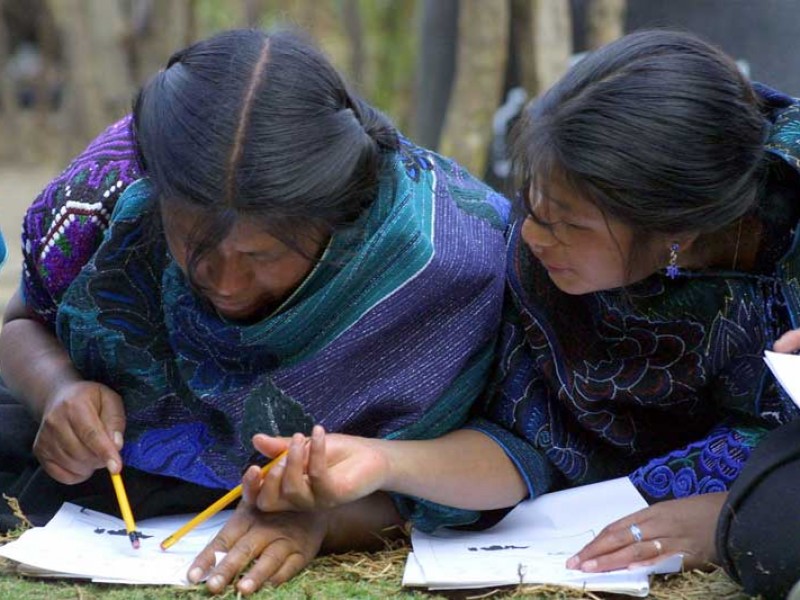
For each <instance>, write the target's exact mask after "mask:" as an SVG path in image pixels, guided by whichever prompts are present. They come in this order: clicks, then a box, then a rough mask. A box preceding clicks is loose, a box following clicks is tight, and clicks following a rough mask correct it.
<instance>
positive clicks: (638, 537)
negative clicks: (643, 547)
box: [628, 523, 644, 542]
mask: <svg viewBox="0 0 800 600" xmlns="http://www.w3.org/2000/svg"><path fill="white" fill-rule="evenodd" d="M628 529H629V530H630V532H631V535H632V536H633V539H634V541H636V542H641V541H642V540H643V539H644V536H643V535H642V530H641V529H639V526H638V525H637V524H636V523H633V524H632V525H631V526H630V527H628Z"/></svg>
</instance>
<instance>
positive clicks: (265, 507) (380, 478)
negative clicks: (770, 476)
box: [242, 425, 389, 512]
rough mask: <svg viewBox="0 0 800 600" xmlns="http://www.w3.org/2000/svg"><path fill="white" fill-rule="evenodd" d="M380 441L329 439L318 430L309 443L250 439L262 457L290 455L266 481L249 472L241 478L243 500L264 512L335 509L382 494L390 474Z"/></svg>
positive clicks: (255, 469)
mask: <svg viewBox="0 0 800 600" xmlns="http://www.w3.org/2000/svg"><path fill="white" fill-rule="evenodd" d="M379 444H380V441H379V440H374V439H368V438H362V437H356V436H350V435H341V434H328V433H326V432H325V430H324V429H323V428H322V427H321V426H320V425H316V426H315V427H314V429H313V431H312V434H311V438H310V441H309V440H308V439H307V438H306V437H305V436H303V435H302V434H299V433H297V434H295V435H294V436H293V437H292V438H276V437H270V436H267V435H264V434H257V435H255V436H254V437H253V446H254V447H255V448H256V450H258V451H259V452H261V453H262V454H264V455H265V456H277V455H278V454H280V453H281V452H282V451H283V450H285V449H287V448H288V449H289V452H288V454H287V455H286V458H285V460H284V461H281V463H279V464H277V465H275V467H273V468H272V469H271V470H270V472H269V473H267V475H266V476H263V475H262V474H261V470H260V469H259V468H258V467H255V466H253V467H250V468H249V469H248V470H247V471H246V472H245V474H244V477H243V478H242V496H243V497H244V498H245V499H246V500H247V501H249V502H251V503H252V504H254V505H255V506H257V507H258V508H259V509H261V510H262V511H265V512H273V511H281V510H315V509H327V508H333V507H334V506H339V505H342V504H346V503H348V502H352V501H353V500H357V499H359V498H363V497H365V496H368V495H370V494H371V493H372V492H374V491H376V490H379V489H381V487H382V485H383V484H384V483H385V478H386V474H387V473H388V471H389V468H388V465H387V458H386V455H385V454H384V453H382V452H381V451H380V450H379Z"/></svg>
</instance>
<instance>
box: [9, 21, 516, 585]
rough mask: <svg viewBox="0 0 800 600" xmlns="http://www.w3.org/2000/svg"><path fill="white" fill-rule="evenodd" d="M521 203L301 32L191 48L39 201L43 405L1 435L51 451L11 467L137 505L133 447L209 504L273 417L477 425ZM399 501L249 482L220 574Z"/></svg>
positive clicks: (23, 486) (394, 427) (149, 511)
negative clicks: (261, 492)
mask: <svg viewBox="0 0 800 600" xmlns="http://www.w3.org/2000/svg"><path fill="white" fill-rule="evenodd" d="M508 211H509V208H508V203H507V201H506V200H505V199H504V198H502V196H500V195H498V194H497V193H495V192H493V191H492V190H491V189H490V188H488V187H487V186H485V185H484V184H482V183H481V182H479V181H478V180H476V179H475V178H473V177H472V176H471V175H470V174H468V173H467V172H465V171H464V170H463V169H462V168H460V167H459V166H458V165H456V164H454V163H453V162H451V161H449V160H447V159H444V158H442V157H439V156H437V155H435V154H433V153H431V152H428V151H426V150H424V149H422V148H419V147H416V146H414V145H413V144H412V143H411V142H409V141H408V140H406V139H404V138H403V137H402V136H401V135H400V134H399V133H398V132H397V131H396V130H395V129H394V127H393V126H392V125H391V124H390V123H389V121H388V120H387V119H386V118H385V117H384V116H383V115H381V114H380V113H379V112H378V111H376V110H375V109H374V108H372V107H371V106H369V105H368V104H366V103H365V102H364V101H363V100H361V99H360V98H359V97H358V96H357V95H355V94H354V93H352V92H351V91H350V90H349V88H348V86H347V85H346V84H345V82H344V81H343V80H342V78H341V77H340V76H339V74H338V73H337V72H336V70H335V69H334V68H333V67H332V66H331V64H330V63H329V62H328V60H327V59H326V58H325V57H324V56H323V55H322V54H321V53H320V52H319V51H318V50H316V49H315V48H314V47H313V45H312V44H310V43H309V42H307V41H306V40H304V39H303V38H302V37H300V36H299V35H297V34H295V33H292V32H288V31H278V32H274V33H269V34H268V33H265V32H263V31H258V30H236V31H230V32H225V33H221V34H218V35H216V36H214V37H211V38H209V39H207V40H203V41H200V42H198V43H196V44H194V45H192V46H189V47H188V48H185V49H183V50H181V51H179V52H177V53H175V54H174V55H173V56H172V58H170V60H169V62H168V63H167V65H166V67H165V68H164V69H163V70H162V71H161V72H159V73H157V74H156V75H154V76H153V77H152V78H151V79H150V80H149V81H148V82H147V83H146V84H145V85H144V87H143V88H142V90H141V91H140V93H139V94H138V96H137V98H136V102H135V105H134V109H133V113H132V115H131V116H128V117H125V118H124V119H122V120H121V121H119V122H118V123H116V124H114V125H112V126H111V127H110V128H109V129H107V130H106V131H105V132H104V133H102V134H101V135H100V136H99V137H98V138H97V139H96V140H95V141H94V142H92V143H91V144H90V146H89V147H88V148H87V150H86V151H85V152H84V153H83V154H82V155H80V156H79V157H78V158H77V159H75V161H74V162H73V163H72V164H71V165H70V166H69V167H68V168H67V169H66V170H65V171H64V172H63V173H62V174H61V175H60V176H59V177H58V178H57V179H56V180H54V181H53V182H52V183H51V184H50V185H49V186H47V188H46V189H45V190H44V191H43V192H42V194H41V195H40V196H39V197H38V198H37V199H36V200H35V201H34V203H33V204H32V206H31V207H30V209H29V210H28V213H27V215H26V218H25V221H24V228H23V251H24V258H25V263H24V273H23V281H22V286H21V290H20V292H19V293H18V294H17V295H16V297H15V298H14V299H13V301H12V302H11V303H10V305H9V307H8V309H7V311H6V313H5V324H4V326H3V329H2V334H1V335H0V369H2V376H3V379H4V380H5V383H6V384H7V385H8V387H9V388H10V390H11V391H12V392H13V393H14V395H15V396H16V397H18V398H19V399H20V403H21V404H20V405H19V409H20V410H19V411H18V413H19V414H18V415H17V418H16V420H15V421H14V420H9V421H6V422H5V423H4V424H3V431H0V438H7V437H8V436H10V435H11V433H10V432H12V431H13V432H19V431H31V434H30V435H29V436H28V437H29V438H30V439H29V440H28V444H29V445H30V446H31V447H32V449H33V457H31V460H18V461H15V463H13V464H11V465H6V464H4V465H3V468H4V469H12V470H14V469H16V471H17V473H16V475H17V477H16V478H13V477H12V479H14V481H13V483H12V484H11V485H8V486H6V487H5V489H3V492H4V493H6V494H7V495H13V496H17V497H18V498H19V500H20V504H21V507H22V509H23V511H24V512H25V513H26V514H27V515H29V517H30V518H31V520H33V521H34V522H35V523H37V524H38V523H41V522H43V521H45V520H46V519H47V518H48V517H49V516H50V515H51V514H53V513H54V511H55V510H56V509H57V508H58V507H59V506H60V504H61V502H63V501H64V500H71V501H73V502H77V503H79V504H82V505H86V506H91V507H94V508H97V509H100V510H105V511H106V512H114V494H113V492H112V490H111V487H110V486H109V481H108V480H109V477H108V474H107V473H104V471H105V470H106V469H107V470H109V471H111V472H112V473H115V472H118V471H119V470H120V469H121V468H122V466H123V465H124V466H125V479H126V483H127V487H128V493H129V495H130V499H131V504H132V507H133V511H134V514H135V515H136V517H137V518H145V517H147V516H151V515H157V514H163V513H166V512H172V513H176V512H191V511H198V510H200V509H202V508H205V506H206V505H208V504H209V503H210V502H211V501H212V500H215V499H216V498H218V497H219V496H221V495H222V493H223V491H224V490H226V489H229V488H232V487H234V486H235V485H237V484H238V483H240V481H241V477H242V473H243V471H244V470H245V469H246V468H247V466H248V465H251V464H253V462H254V461H258V460H259V459H260V458H261V456H260V455H259V454H258V453H256V452H255V451H254V449H253V447H252V445H251V437H252V435H253V434H254V433H256V432H270V433H272V434H273V435H291V434H293V433H295V432H303V433H306V434H309V433H310V432H311V429H312V426H313V425H315V424H321V425H324V426H325V428H326V429H329V430H331V431H338V432H342V433H349V434H353V435H363V436H367V437H392V438H395V439H421V438H428V437H436V436H439V435H441V434H443V433H445V432H447V431H448V430H451V429H454V428H456V427H458V426H459V425H461V424H462V423H463V422H464V421H465V420H466V418H467V414H468V411H469V409H470V407H471V405H472V404H473V401H474V400H475V399H476V398H477V397H478V394H479V393H480V390H481V389H482V388H483V387H484V384H485V382H486V380H487V378H488V372H489V368H490V365H491V361H492V359H493V351H494V347H495V340H496V334H497V331H498V327H499V322H500V312H501V305H502V296H503V289H504V264H505V259H504V254H503V247H504V238H503V231H504V229H505V225H506V221H507V217H508ZM23 407H24V408H23ZM28 413H30V414H31V415H32V416H33V419H30V418H29V417H28ZM31 423H33V425H31ZM4 432H5V433H4ZM34 436H35V438H34ZM34 457H35V459H36V460H33V458H34ZM12 475H13V473H12ZM8 479H9V478H8V477H5V478H4V479H3V481H7V480H8ZM400 503H401V499H400V498H399V497H398V498H396V499H395V501H394V502H393V501H392V499H391V498H389V497H388V496H387V495H385V494H382V493H381V494H376V495H373V496H372V497H370V498H368V499H365V500H364V501H360V502H356V503H354V504H353V505H350V506H346V507H342V508H341V509H337V510H335V511H318V512H316V513H313V514H307V513H280V514H277V515H276V514H266V513H262V512H260V511H258V510H256V509H254V508H253V506H252V505H251V504H248V503H247V502H243V503H241V504H240V505H239V508H238V509H237V511H236V513H235V515H234V517H233V518H232V519H231V521H230V522H229V523H228V526H226V528H225V529H224V530H223V531H222V533H221V534H220V536H219V537H218V539H217V540H216V541H215V544H214V546H213V549H217V550H220V549H222V550H225V551H227V558H226V559H225V560H223V561H222V562H221V563H220V564H219V565H217V567H216V569H215V570H213V572H211V573H210V575H211V576H210V578H209V580H208V584H207V585H208V587H209V589H210V590H212V591H214V592H219V591H221V590H223V589H224V588H225V587H226V586H227V584H228V583H230V582H231V581H232V580H233V578H234V577H235V575H236V574H237V573H238V572H239V571H240V570H242V569H245V568H246V567H247V566H248V564H249V563H250V561H251V560H255V562H254V564H253V566H252V567H251V568H250V569H249V571H247V573H246V574H245V575H244V576H243V577H242V578H241V579H240V580H239V582H238V584H237V586H238V589H239V591H241V592H243V593H251V592H253V591H254V590H255V589H257V588H258V587H260V586H261V585H262V584H263V583H264V582H267V581H268V582H271V583H273V584H277V583H280V582H282V581H285V580H286V579H288V578H290V577H291V576H293V575H294V574H295V573H296V572H297V571H298V570H299V569H301V568H302V567H303V566H304V565H305V564H306V563H307V562H308V561H309V560H310V559H311V558H313V556H315V555H316V553H317V552H318V551H319V550H320V548H321V547H324V548H355V547H361V546H363V545H365V544H366V545H369V544H375V543H376V538H375V536H373V535H362V534H363V533H371V532H373V531H376V530H381V529H382V528H383V527H386V526H389V525H394V524H398V523H400V522H402V519H401V516H400V513H399V512H398V510H399V508H398V506H399V504H400ZM406 503H410V504H412V505H413V504H414V501H413V499H405V500H402V506H403V507H405V506H406ZM437 518H438V519H442V520H443V522H448V523H459V522H461V521H460V519H461V516H460V513H459V512H458V511H446V510H444V511H440V512H439V513H437ZM4 524H5V525H6V526H12V525H13V524H14V521H13V519H11V518H10V517H9V516H6V519H5V523H4ZM204 556H207V555H204ZM211 557H212V560H211V563H210V564H206V563H203V564H204V565H205V567H200V566H198V567H196V569H195V570H193V572H192V573H191V579H192V580H193V581H198V580H200V579H201V578H202V577H203V576H204V575H208V574H209V571H210V569H211V566H213V552H212V553H211Z"/></svg>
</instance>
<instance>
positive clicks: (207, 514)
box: [161, 449, 289, 550]
mask: <svg viewBox="0 0 800 600" xmlns="http://www.w3.org/2000/svg"><path fill="white" fill-rule="evenodd" d="M288 452H289V450H288V449H287V450H284V451H283V452H281V453H280V454H278V456H276V457H275V458H273V459H272V460H271V461H269V462H268V463H267V464H266V465H264V466H263V467H261V473H262V475H266V474H267V473H269V471H270V469H271V468H272V467H273V466H274V465H276V464H277V463H278V461H279V460H280V459H282V458H283V457H284V456H286V454H287V453H288ZM241 495H242V484H239V485H237V486H236V487H235V488H233V489H232V490H231V491H230V492H228V493H227V494H225V495H224V496H223V497H222V498H220V499H219V500H217V501H216V502H214V503H213V504H212V505H211V506H209V507H208V508H207V509H205V510H204V511H203V512H201V513H199V514H198V515H197V516H196V517H194V518H193V519H191V520H190V521H188V522H187V523H186V525H184V526H183V527H181V528H180V529H178V530H177V531H176V532H175V533H173V534H172V535H170V536H169V537H168V538H166V539H165V540H164V541H163V542H161V549H162V550H166V549H167V548H169V547H170V546H172V545H173V544H174V543H175V542H177V541H178V540H179V539H181V538H182V537H183V536H185V535H186V534H187V533H189V532H190V531H191V530H192V529H194V528H195V527H197V526H198V525H200V523H202V522H203V521H205V520H207V519H209V518H211V517H213V516H214V515H215V514H217V513H218V512H219V511H221V510H222V509H223V508H225V507H226V506H228V505H229V504H230V503H231V502H233V501H234V500H236V499H237V498H238V497H239V496H241Z"/></svg>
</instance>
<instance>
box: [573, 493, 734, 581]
mask: <svg viewBox="0 0 800 600" xmlns="http://www.w3.org/2000/svg"><path fill="white" fill-rule="evenodd" d="M726 496H727V492H717V493H713V494H702V495H699V496H691V497H688V498H681V499H678V500H668V501H666V502H659V503H657V504H654V505H652V506H649V507H647V508H645V509H643V510H640V511H638V512H635V513H633V514H632V515H628V516H627V517H624V518H622V519H620V520H618V521H615V522H614V523H612V524H611V525H609V526H608V527H606V528H605V529H603V530H602V531H601V532H600V534H599V535H598V536H597V537H596V538H595V539H594V540H592V541H591V542H590V543H589V544H587V545H586V546H585V547H584V548H583V550H581V551H580V552H579V553H578V554H576V555H575V556H573V557H572V558H570V559H569V560H568V561H567V568H570V569H579V570H581V571H585V572H588V573H595V572H600V571H613V570H615V569H624V568H627V567H635V566H644V565H652V564H655V563H657V562H658V561H660V560H661V559H663V558H665V557H667V556H671V555H673V554H682V555H683V568H684V569H696V568H703V567H706V566H708V565H709V564H711V563H712V562H713V561H714V560H715V559H716V550H715V546H714V533H715V530H716V527H717V519H718V517H719V513H720V511H721V510H722V505H723V503H724V502H725V498H726ZM634 525H635V527H632V526H634ZM636 527H638V531H639V532H641V540H640V541H637V540H636V539H635V538H634V532H635V531H636Z"/></svg>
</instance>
